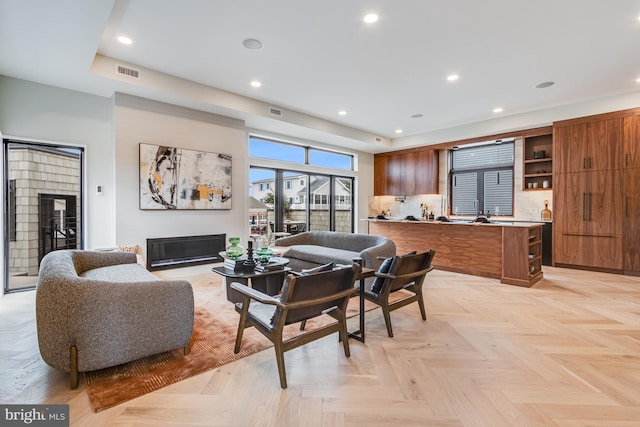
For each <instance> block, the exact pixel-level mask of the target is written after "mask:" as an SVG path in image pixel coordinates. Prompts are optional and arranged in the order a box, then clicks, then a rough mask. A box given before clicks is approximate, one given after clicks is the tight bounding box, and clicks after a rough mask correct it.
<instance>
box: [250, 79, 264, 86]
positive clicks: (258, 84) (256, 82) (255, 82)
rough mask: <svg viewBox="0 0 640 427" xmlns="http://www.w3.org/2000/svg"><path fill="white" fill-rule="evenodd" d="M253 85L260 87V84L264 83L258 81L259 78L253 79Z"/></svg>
mask: <svg viewBox="0 0 640 427" xmlns="http://www.w3.org/2000/svg"><path fill="white" fill-rule="evenodd" d="M251 86H253V87H260V86H262V83H260V82H259V81H257V80H254V81H252V82H251Z"/></svg>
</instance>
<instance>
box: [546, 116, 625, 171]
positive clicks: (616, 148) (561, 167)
mask: <svg viewBox="0 0 640 427" xmlns="http://www.w3.org/2000/svg"><path fill="white" fill-rule="evenodd" d="M623 120H624V119H623V118H614V119H609V120H602V119H600V120H598V119H596V120H594V121H588V122H580V123H577V124H575V125H568V126H558V127H554V129H553V132H554V139H555V141H554V147H557V149H556V150H555V151H554V156H553V157H554V160H555V166H556V168H557V170H558V171H559V172H560V173H569V172H583V171H595V170H608V169H620V168H621V167H622V156H621V154H622V149H623V143H622V141H623V140H622V135H623Z"/></svg>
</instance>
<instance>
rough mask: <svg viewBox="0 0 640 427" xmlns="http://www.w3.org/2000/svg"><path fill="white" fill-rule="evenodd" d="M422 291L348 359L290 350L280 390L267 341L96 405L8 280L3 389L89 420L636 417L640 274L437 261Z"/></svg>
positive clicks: (455, 422)
mask: <svg viewBox="0 0 640 427" xmlns="http://www.w3.org/2000/svg"><path fill="white" fill-rule="evenodd" d="M205 268H209V267H208V266H205ZM165 274H168V275H171V274H175V275H177V276H180V275H184V274H186V272H183V271H181V270H174V271H172V272H167V273H165ZM426 303H427V315H428V319H427V322H422V320H421V319H420V314H419V311H418V307H417V305H415V304H414V306H409V307H405V308H402V309H400V310H397V311H395V312H393V313H392V321H393V325H394V332H395V337H394V338H388V337H387V335H386V330H385V327H384V321H383V318H382V314H381V312H380V311H379V310H375V311H372V312H369V313H367V343H366V344H361V343H359V342H356V341H352V342H351V358H349V359H347V358H345V357H344V354H343V353H342V352H341V348H340V346H339V345H338V342H337V339H336V338H335V337H327V338H325V339H323V340H320V341H317V342H315V343H312V344H309V345H307V346H304V347H301V348H298V349H296V350H292V351H290V352H288V353H287V354H286V355H285V359H286V365H287V370H288V371H287V374H288V382H289V388H288V389H287V390H281V389H280V386H279V382H278V373H277V368H276V362H275V358H274V355H273V350H272V349H268V350H265V351H263V352H260V353H258V354H255V355H253V356H250V357H247V358H244V359H242V360H240V361H238V362H235V363H232V364H229V365H226V366H223V367H221V368H219V369H216V370H213V371H210V372H208V373H205V374H202V375H199V376H197V377H194V378H191V379H189V380H186V381H182V382H180V383H178V384H175V385H173V386H170V387H167V388H164V389H162V390H159V391H157V392H155V393H152V394H149V395H146V396H143V397H140V398H138V399H135V400H132V401H130V402H127V403H125V404H122V405H119V406H117V407H115V408H112V409H109V410H106V411H104V412H101V413H98V414H95V413H93V412H92V410H91V408H90V407H89V403H88V400H87V397H86V393H85V391H84V384H83V383H82V382H81V384H80V387H79V388H78V389H77V390H73V391H72V390H69V388H68V377H67V375H66V374H63V373H60V372H57V371H55V370H53V369H50V368H48V367H47V366H46V365H45V364H44V362H42V360H41V359H40V356H39V354H38V350H37V342H36V336H35V320H34V292H22V293H16V294H10V295H6V296H4V297H3V298H0V318H1V319H2V320H1V321H0V363H1V366H0V374H1V377H0V402H4V403H69V404H70V411H71V421H72V423H71V425H73V426H92V427H95V426H122V427H124V426H138V425H153V426H277V427H281V426H305V427H313V426H317V427H329V426H336V427H343V426H345V427H346V426H368V427H372V426H389V425H401V426H447V427H457V426H468V427H479V426H488V427H499V426H518V427H520V426H536V427H537V426H566V427H586V426H607V427H631V426H634V427H635V426H638V425H640V278H638V277H630V276H620V275H610V274H604V273H593V272H587V271H579V270H569V269H560V268H551V267H545V269H544V279H543V280H542V281H541V282H539V283H537V284H536V285H535V286H534V287H533V288H530V289H527V288H519V287H514V286H509V285H502V284H499V283H498V281H497V280H493V279H485V278H480V277H473V276H465V275H460V274H456V273H450V272H443V271H433V272H432V273H431V274H430V275H429V276H428V279H427V285H426ZM354 320H355V319H354ZM354 327H355V323H354V324H353V325H352V327H351V329H353V328H354Z"/></svg>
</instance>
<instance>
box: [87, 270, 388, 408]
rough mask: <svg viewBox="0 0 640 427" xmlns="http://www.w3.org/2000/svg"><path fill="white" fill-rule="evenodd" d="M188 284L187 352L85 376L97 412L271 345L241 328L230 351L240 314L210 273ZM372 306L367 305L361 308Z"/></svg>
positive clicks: (354, 307)
mask: <svg viewBox="0 0 640 427" xmlns="http://www.w3.org/2000/svg"><path fill="white" fill-rule="evenodd" d="M184 279H186V280H189V281H190V282H191V284H192V285H193V289H194V299H195V305H196V310H195V319H194V332H193V337H192V339H191V352H190V353H189V355H187V356H184V355H183V354H182V350H181V349H178V350H174V351H170V352H166V353H161V354H157V355H154V356H149V357H145V358H143V359H140V360H136V361H134V362H130V363H126V364H123V365H119V366H115V367H112V368H107V369H102V370H99V371H92V372H86V373H85V374H84V379H85V385H86V389H87V394H88V396H89V401H90V403H91V407H92V408H93V410H94V411H95V412H99V411H102V410H105V409H108V408H111V407H113V406H116V405H118V404H120V403H123V402H126V401H128V400H131V399H134V398H136V397H139V396H142V395H144V394H147V393H150V392H152V391H155V390H158V389H160V388H162V387H165V386H168V385H171V384H174V383H176V382H178V381H182V380H184V379H187V378H189V377H192V376H194V375H197V374H200V373H203V372H206V371H209V370H211V369H215V368H217V367H219V366H222V365H224V364H227V363H230V362H233V361H235V360H238V359H241V358H243V357H246V356H248V355H251V354H254V353H256V352H258V351H261V350H264V349H266V348H269V347H271V346H272V344H271V342H270V341H269V340H267V339H266V338H265V337H263V336H262V335H261V334H260V333H259V332H257V331H256V330H255V329H254V328H248V329H246V330H245V332H244V335H243V340H242V348H241V350H240V352H239V353H238V354H235V353H234V352H233V348H234V345H235V338H236V331H237V327H238V320H239V315H238V313H237V312H236V311H235V309H234V306H233V304H231V303H230V302H228V301H227V299H226V295H225V291H224V289H223V286H222V280H221V279H220V278H218V277H217V276H214V275H213V274H211V273H209V274H200V275H196V276H192V277H184ZM376 307H377V306H376V305H374V304H371V303H369V302H368V301H366V305H365V310H366V311H368V310H371V309H374V308H376ZM357 313H358V298H357V297H356V298H352V299H351V301H350V303H349V309H348V311H347V315H348V316H349V317H353V316H355V315H357ZM329 322H335V320H334V319H333V318H331V317H329V316H324V317H321V318H317V319H313V321H310V322H308V323H307V326H306V328H305V331H303V332H301V331H300V330H299V325H298V324H294V325H289V326H287V329H286V330H285V335H286V338H291V337H293V336H295V335H298V334H301V333H307V332H309V331H311V330H314V329H317V328H318V327H321V326H324V325H327V324H328V323H329Z"/></svg>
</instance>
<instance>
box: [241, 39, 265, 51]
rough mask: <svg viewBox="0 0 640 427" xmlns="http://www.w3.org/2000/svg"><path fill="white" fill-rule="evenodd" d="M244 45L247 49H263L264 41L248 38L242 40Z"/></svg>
mask: <svg viewBox="0 0 640 427" xmlns="http://www.w3.org/2000/svg"><path fill="white" fill-rule="evenodd" d="M242 45H243V46H244V47H246V48H247V49H261V48H262V42H261V41H260V40H258V39H246V40H245V41H243V42H242Z"/></svg>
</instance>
